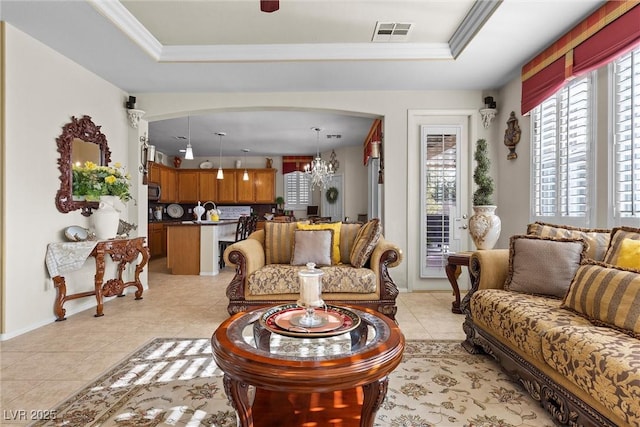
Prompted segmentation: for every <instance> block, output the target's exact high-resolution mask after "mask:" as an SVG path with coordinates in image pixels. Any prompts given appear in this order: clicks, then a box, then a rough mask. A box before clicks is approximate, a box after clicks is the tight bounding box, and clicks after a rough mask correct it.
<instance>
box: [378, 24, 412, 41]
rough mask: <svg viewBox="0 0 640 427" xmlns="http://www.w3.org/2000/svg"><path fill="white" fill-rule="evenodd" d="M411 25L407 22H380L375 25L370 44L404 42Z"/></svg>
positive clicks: (407, 38) (407, 37)
mask: <svg viewBox="0 0 640 427" xmlns="http://www.w3.org/2000/svg"><path fill="white" fill-rule="evenodd" d="M412 25H413V24H410V23H408V22H405V23H401V22H380V21H378V22H377V23H376V29H375V31H374V32H373V37H372V38H371V41H372V42H406V41H407V40H409V31H411V27H412Z"/></svg>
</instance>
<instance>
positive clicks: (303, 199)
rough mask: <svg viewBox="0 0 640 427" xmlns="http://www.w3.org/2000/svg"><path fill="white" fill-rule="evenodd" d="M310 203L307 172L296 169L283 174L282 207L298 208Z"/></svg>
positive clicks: (303, 207)
mask: <svg viewBox="0 0 640 427" xmlns="http://www.w3.org/2000/svg"><path fill="white" fill-rule="evenodd" d="M310 204H311V188H310V186H309V178H308V177H307V174H305V173H304V172H298V171H296V172H290V173H286V174H284V208H285V209H287V210H300V209H306V208H307V206H308V205H310Z"/></svg>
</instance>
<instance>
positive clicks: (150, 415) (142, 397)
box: [33, 338, 554, 427]
mask: <svg viewBox="0 0 640 427" xmlns="http://www.w3.org/2000/svg"><path fill="white" fill-rule="evenodd" d="M222 376H223V373H222V372H221V371H220V369H219V368H218V367H217V366H216V364H215V362H214V361H213V358H212V356H211V345H210V342H209V339H182V338H181V339H168V338H158V339H155V340H153V341H151V342H150V343H148V344H146V345H145V346H143V347H142V348H141V349H139V350H137V351H136V352H135V353H134V354H132V355H131V356H130V357H129V358H128V359H126V360H124V361H122V362H121V363H119V364H118V365H117V366H115V367H113V368H112V369H110V370H109V371H108V372H106V373H105V374H103V375H102V376H100V378H98V379H97V380H95V381H93V382H92V383H91V384H89V385H88V386H86V387H85V388H84V389H82V390H81V391H79V392H78V393H77V394H75V395H74V396H72V397H70V398H68V399H67V400H65V401H64V402H63V403H61V404H60V405H58V406H57V407H56V408H54V409H55V411H56V419H55V420H53V421H48V422H37V423H35V424H33V425H34V426H65V427H85V426H125V427H141V426H145V427H147V426H149V427H151V426H189V427H192V426H193V427H195V426H215V427H235V426H236V415H235V412H234V410H233V408H232V407H231V406H230V404H229V403H228V400H227V397H226V395H225V393H224V387H223V385H222ZM553 425H554V424H553V422H552V421H551V418H550V417H549V416H548V415H547V414H546V413H545V412H544V410H543V409H542V408H541V407H540V406H539V405H538V403H537V402H535V401H534V400H533V399H531V398H530V397H529V396H528V395H527V394H526V392H525V391H524V389H522V388H521V387H520V386H519V385H518V384H517V383H515V382H513V381H511V380H510V379H509V378H508V376H507V375H506V374H505V373H504V372H503V371H502V370H501V369H500V366H499V365H498V364H497V363H496V362H495V361H494V360H493V359H491V358H490V357H489V356H486V355H471V354H469V353H467V352H466V351H465V350H464V349H463V348H462V346H461V345H460V342H459V341H430V340H409V341H407V343H406V348H405V351H404V355H403V360H402V362H401V364H400V365H399V366H398V368H396V370H395V371H394V372H393V373H392V374H391V375H390V377H389V389H388V392H387V396H386V398H385V400H384V402H383V405H382V407H381V408H380V410H379V411H378V414H377V416H376V422H375V426H380V427H429V426H458V427H463V426H469V427H489V426H491V427H497V426H500V427H508V426H531V427H533V426H535V427H542V426H549V427H552V426H553Z"/></svg>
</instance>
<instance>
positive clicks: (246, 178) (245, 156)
mask: <svg viewBox="0 0 640 427" xmlns="http://www.w3.org/2000/svg"><path fill="white" fill-rule="evenodd" d="M242 151H244V173H243V174H242V180H243V181H249V172H247V153H248V152H249V149H248V148H243V149H242Z"/></svg>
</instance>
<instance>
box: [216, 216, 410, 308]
mask: <svg viewBox="0 0 640 427" xmlns="http://www.w3.org/2000/svg"><path fill="white" fill-rule="evenodd" d="M318 231H320V233H322V234H325V237H327V235H330V236H331V244H330V248H329V249H326V248H325V246H324V245H323V244H320V243H317V242H312V244H311V249H310V250H308V251H307V253H303V252H301V251H302V249H299V248H303V243H305V241H304V240H303V238H306V237H307V236H311V237H314V234H313V233H316V234H317V232H318ZM325 249H326V251H327V253H326V257H325V260H324V261H322V260H321V259H314V258H315V257H316V255H317V256H320V255H321V254H320V253H321V252H323V251H325ZM309 257H310V258H309ZM402 257H403V255H402V251H401V250H400V248H399V247H398V246H397V245H395V244H393V243H391V242H388V241H387V240H385V239H384V236H383V235H382V227H381V225H380V222H379V220H378V219H377V218H376V219H373V220H371V221H369V222H367V223H366V224H346V223H345V224H343V223H340V222H335V223H321V224H307V223H302V222H299V223H296V222H290V223H285V222H280V223H279V222H271V221H267V222H266V223H265V228H264V230H258V231H256V232H254V233H252V234H251V235H250V236H249V238H247V239H246V240H242V241H240V242H236V243H234V244H233V245H231V246H229V247H228V248H227V249H226V250H225V252H224V258H225V262H227V263H228V264H233V265H235V268H236V274H235V276H234V277H233V279H232V280H231V282H230V283H229V285H228V286H227V290H226V294H227V297H228V298H229V305H228V307H227V310H228V312H229V314H230V315H232V314H235V313H238V312H241V311H246V310H248V309H250V308H252V307H256V306H261V305H267V304H277V303H281V302H287V301H296V300H298V299H299V294H300V288H299V284H298V272H299V271H300V270H302V269H305V268H306V267H305V264H306V262H308V261H311V260H313V261H315V264H317V265H318V266H319V268H320V269H321V270H322V271H323V272H324V275H323V277H322V298H323V299H324V301H325V302H327V303H332V304H353V305H359V306H364V307H369V308H372V309H374V310H377V311H379V312H380V313H383V314H385V315H387V316H388V317H390V318H391V319H394V320H395V314H396V311H397V307H396V297H397V295H398V288H397V286H396V284H395V283H394V282H393V280H392V279H391V276H389V271H388V269H389V268H391V267H395V266H397V265H399V264H400V263H401V262H402ZM296 260H297V261H296ZM293 264H295V265H293Z"/></svg>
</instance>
